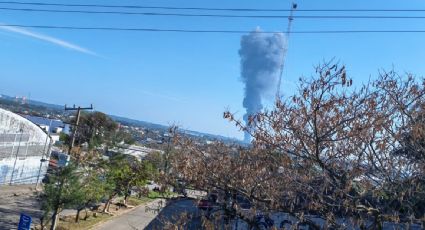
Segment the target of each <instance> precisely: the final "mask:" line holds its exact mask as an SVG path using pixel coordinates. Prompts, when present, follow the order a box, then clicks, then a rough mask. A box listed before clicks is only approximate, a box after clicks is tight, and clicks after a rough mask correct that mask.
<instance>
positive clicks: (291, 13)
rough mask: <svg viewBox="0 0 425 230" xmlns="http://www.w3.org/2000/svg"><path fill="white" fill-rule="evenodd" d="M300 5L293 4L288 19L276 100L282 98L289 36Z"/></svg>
mask: <svg viewBox="0 0 425 230" xmlns="http://www.w3.org/2000/svg"><path fill="white" fill-rule="evenodd" d="M297 6H298V4H297V3H292V7H291V11H290V13H289V17H288V27H287V28H286V32H285V37H286V42H285V44H284V46H283V52H282V63H281V65H280V73H279V81H278V83H277V91H276V100H277V99H279V98H280V85H281V83H282V75H283V68H284V65H285V57H286V53H287V51H288V43H289V35H290V34H291V28H292V22H293V21H294V17H293V16H294V12H295V10H296V9H297Z"/></svg>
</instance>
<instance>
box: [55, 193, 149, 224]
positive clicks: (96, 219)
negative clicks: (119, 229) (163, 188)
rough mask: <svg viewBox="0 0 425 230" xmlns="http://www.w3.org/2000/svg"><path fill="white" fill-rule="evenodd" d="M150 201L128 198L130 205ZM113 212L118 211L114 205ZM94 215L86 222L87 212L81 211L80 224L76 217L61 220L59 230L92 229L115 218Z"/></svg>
mask: <svg viewBox="0 0 425 230" xmlns="http://www.w3.org/2000/svg"><path fill="white" fill-rule="evenodd" d="M149 201H151V198H149V197H142V198H137V197H133V196H131V197H129V198H128V205H131V206H139V205H142V204H144V203H147V202H149ZM113 210H116V207H115V205H113V204H112V205H111V211H113ZM118 213H119V212H118ZM93 214H94V213H93V212H89V213H88V218H87V219H86V220H84V217H85V212H84V211H81V213H80V220H79V222H78V223H75V215H72V216H67V217H64V218H61V220H60V221H59V223H58V226H57V229H58V230H74V229H76V230H83V229H84V230H85V229H90V228H92V227H93V226H95V225H96V224H98V223H101V222H105V221H106V220H108V219H111V218H114V216H111V215H110V214H106V213H100V212H96V216H93ZM118 215H119V214H118Z"/></svg>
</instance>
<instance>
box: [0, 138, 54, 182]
mask: <svg viewBox="0 0 425 230" xmlns="http://www.w3.org/2000/svg"><path fill="white" fill-rule="evenodd" d="M30 140H31V138H30V134H25V133H14V134H10V133H8V134H0V185H1V184H31V183H37V181H39V180H41V179H42V178H40V177H42V176H43V175H44V174H45V172H46V170H47V167H48V163H47V162H44V161H43V159H48V157H49V151H50V144H51V143H50V138H48V136H46V140H45V142H44V143H42V142H31V141H30Z"/></svg>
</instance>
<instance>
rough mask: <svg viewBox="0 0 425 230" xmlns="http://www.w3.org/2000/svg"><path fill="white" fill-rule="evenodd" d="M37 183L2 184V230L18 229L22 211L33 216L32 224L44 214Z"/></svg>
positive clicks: (0, 206)
mask: <svg viewBox="0 0 425 230" xmlns="http://www.w3.org/2000/svg"><path fill="white" fill-rule="evenodd" d="M34 187H35V185H17V186H15V185H14V186H8V185H2V186H0V230H9V229H17V228H18V223H19V217H20V214H21V213H25V214H27V215H29V216H31V217H32V223H33V224H32V226H34V224H39V223H40V217H41V215H42V213H41V211H40V204H39V202H38V201H37V195H36V191H35V190H34Z"/></svg>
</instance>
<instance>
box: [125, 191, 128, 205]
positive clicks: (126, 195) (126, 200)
mask: <svg viewBox="0 0 425 230" xmlns="http://www.w3.org/2000/svg"><path fill="white" fill-rule="evenodd" d="M128 197H129V194H128V192H127V193H125V196H124V205H125V206H127V202H128Z"/></svg>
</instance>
